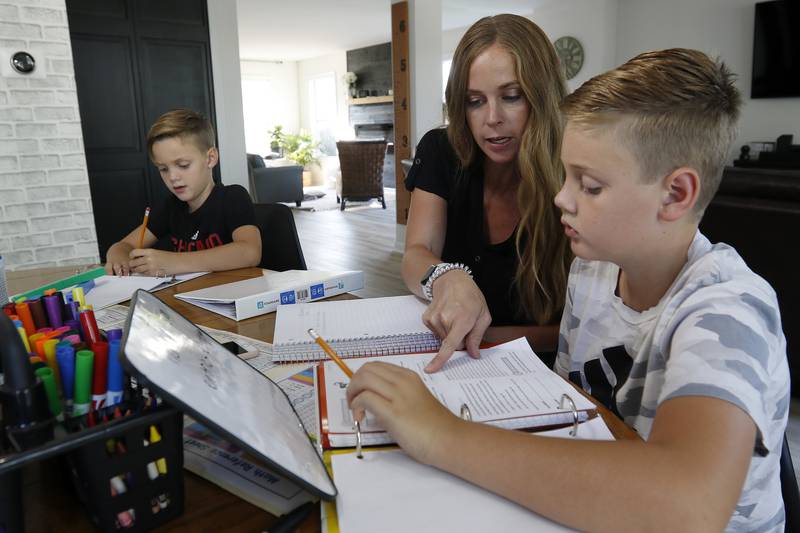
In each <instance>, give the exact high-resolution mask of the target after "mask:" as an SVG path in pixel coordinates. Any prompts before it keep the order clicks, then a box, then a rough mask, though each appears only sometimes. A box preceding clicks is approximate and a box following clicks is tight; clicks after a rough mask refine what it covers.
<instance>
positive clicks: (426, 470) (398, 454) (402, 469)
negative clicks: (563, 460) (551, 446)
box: [331, 450, 572, 533]
mask: <svg viewBox="0 0 800 533" xmlns="http://www.w3.org/2000/svg"><path fill="white" fill-rule="evenodd" d="M331 461H332V464H333V477H334V479H335V480H336V486H337V487H338V489H339V495H338V496H337V497H336V511H337V515H338V520H339V530H340V531H342V532H346V533H367V532H369V533H372V532H374V531H381V532H382V533H394V532H398V533H399V532H408V531H414V532H415V533H426V532H431V533H433V532H436V533H440V532H442V531H457V532H459V533H471V532H475V533H485V532H487V531H542V532H564V531H572V530H571V529H569V528H566V527H564V526H561V525H559V524H556V523H555V522H552V521H550V520H548V519H546V518H544V517H542V516H539V515H537V514H536V513H533V512H531V511H529V510H527V509H525V508H523V507H521V506H519V505H517V504H515V503H512V502H510V501H509V500H506V499H505V498H502V497H500V496H497V495H496V494H493V493H491V492H489V491H486V490H484V489H482V488H480V487H478V486H476V485H472V484H471V483H468V482H466V481H464V480H462V479H460V478H458V477H456V476H453V475H451V474H448V473H446V472H443V471H441V470H438V469H436V468H433V467H430V466H426V465H423V464H420V463H418V462H417V461H414V460H413V459H411V458H410V457H409V456H407V455H406V454H405V453H403V452H402V451H400V450H392V451H375V452H366V453H365V454H364V459H357V458H356V456H355V453H347V454H334V455H333V456H331ZM531 482H532V483H535V482H536V481H535V480H532V481H531Z"/></svg>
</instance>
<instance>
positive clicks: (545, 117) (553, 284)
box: [445, 15, 572, 324]
mask: <svg viewBox="0 0 800 533" xmlns="http://www.w3.org/2000/svg"><path fill="white" fill-rule="evenodd" d="M493 44H498V45H500V46H502V47H503V48H504V49H505V50H507V51H508V52H509V53H510V54H511V57H512V58H513V59H514V62H515V64H516V71H517V72H516V73H517V79H518V81H519V84H520V86H521V88H522V92H523V93H524V95H525V98H526V99H527V101H528V103H529V105H530V114H529V115H528V123H527V124H526V126H525V131H524V132H523V134H522V141H521V144H520V149H519V154H518V156H517V166H518V170H519V174H520V176H521V178H522V179H521V183H520V185H519V190H518V192H517V203H518V205H519V212H520V223H519V226H518V228H517V232H516V239H515V240H516V249H517V255H518V256H519V267H518V268H517V272H516V274H515V276H514V285H515V286H516V288H517V291H518V293H519V303H520V306H521V309H520V310H519V312H520V314H521V315H522V316H524V317H526V318H529V319H533V320H535V321H536V323H537V324H547V323H550V322H552V321H553V319H554V318H555V319H557V318H558V316H556V314H557V313H559V312H560V311H561V309H562V308H563V306H564V298H565V295H566V290H567V272H568V270H569V262H570V261H571V259H572V256H571V253H570V251H569V243H568V241H567V239H566V237H565V235H564V231H563V228H562V227H561V222H560V219H561V214H560V212H559V211H558V209H557V208H556V207H555V205H554V204H553V199H554V198H555V195H556V194H557V193H558V191H559V189H560V188H561V184H562V181H563V179H564V170H563V167H562V165H561V134H562V129H563V127H562V121H561V115H560V112H559V104H560V102H561V100H562V98H564V96H565V95H566V88H565V84H564V77H563V75H562V73H561V68H560V67H559V62H558V56H557V55H556V52H555V49H554V48H553V45H551V44H550V41H549V40H548V38H547V36H546V35H545V34H544V32H543V31H542V30H541V29H540V28H539V27H538V26H537V25H536V24H534V23H533V22H531V21H530V20H529V19H526V18H524V17H520V16H517V15H496V16H493V17H484V18H482V19H480V20H479V21H478V22H476V23H475V24H473V25H472V26H471V27H470V28H469V29H468V30H467V32H466V33H465V34H464V37H462V39H461V41H460V42H459V43H458V47H456V51H455V53H454V54H453V63H452V67H451V69H450V77H449V79H448V80H447V89H446V91H445V98H446V100H447V116H448V119H449V124H448V127H447V136H448V139H449V140H450V144H451V145H452V146H453V149H454V150H455V152H456V154H457V155H458V158H459V160H460V161H461V165H462V166H464V167H468V166H469V165H471V164H473V163H475V162H476V159H477V158H478V157H479V154H478V152H479V148H478V146H477V145H476V144H475V140H474V138H473V136H472V132H471V130H470V129H469V125H468V123H467V113H466V100H467V88H468V83H469V69H470V66H471V65H472V62H473V61H474V60H475V58H476V57H478V56H479V55H480V54H481V53H483V52H484V51H485V50H486V49H487V48H489V47H490V46H492V45H493Z"/></svg>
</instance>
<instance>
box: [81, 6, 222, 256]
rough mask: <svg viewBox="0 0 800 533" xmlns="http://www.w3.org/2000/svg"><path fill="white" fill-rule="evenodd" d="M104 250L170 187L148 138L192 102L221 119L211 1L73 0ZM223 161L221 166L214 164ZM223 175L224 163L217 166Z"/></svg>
mask: <svg viewBox="0 0 800 533" xmlns="http://www.w3.org/2000/svg"><path fill="white" fill-rule="evenodd" d="M67 15H68V17H69V26H70V37H71V40H72V48H73V58H74V63H75V82H76V85H77V90H78V103H79V106H80V113H81V124H82V128H83V139H84V146H85V147H86V162H87V167H88V171H89V186H90V189H91V193H92V207H93V209H94V219H95V226H96V229H97V240H98V245H99V248H100V250H99V251H100V257H101V260H102V261H105V256H106V251H107V250H108V248H109V246H111V245H112V244H113V243H114V242H116V241H118V240H119V239H121V238H122V237H124V236H125V235H127V234H128V233H129V232H130V230H131V229H133V228H134V227H136V226H137V225H138V224H139V223H141V219H142V213H143V212H144V208H145V207H146V206H154V205H158V204H160V203H161V202H163V201H164V199H165V198H166V197H167V196H168V195H169V192H168V191H167V189H166V187H165V186H164V184H163V183H162V181H161V177H160V176H159V174H158V171H157V170H156V168H155V167H154V166H153V164H152V163H151V162H150V158H149V156H148V154H147V147H146V142H145V138H146V136H147V131H148V130H149V128H150V126H151V125H152V123H153V122H154V121H155V120H156V118H158V117H159V116H160V115H161V114H162V113H164V112H165V111H168V110H169V109H173V108H176V107H188V108H191V109H194V110H196V111H199V112H202V113H204V114H205V115H206V116H207V117H209V119H210V120H211V122H212V123H214V124H215V123H216V121H215V117H214V112H213V111H214V94H213V89H212V73H211V59H210V57H211V55H210V48H209V38H208V16H207V12H206V2H205V0H113V1H110V0H67ZM215 170H216V169H215ZM215 176H216V177H217V181H219V179H218V170H216V172H215Z"/></svg>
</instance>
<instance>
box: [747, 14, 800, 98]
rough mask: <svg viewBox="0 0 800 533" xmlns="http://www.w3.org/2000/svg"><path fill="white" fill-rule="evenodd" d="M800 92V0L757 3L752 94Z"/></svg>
mask: <svg viewBox="0 0 800 533" xmlns="http://www.w3.org/2000/svg"><path fill="white" fill-rule="evenodd" d="M788 96H800V1H798V0H776V1H772V2H759V3H757V4H756V16H755V31H754V32H753V83H752V85H751V86H750V97H751V98H780V97H788Z"/></svg>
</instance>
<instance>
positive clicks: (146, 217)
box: [139, 207, 150, 248]
mask: <svg viewBox="0 0 800 533" xmlns="http://www.w3.org/2000/svg"><path fill="white" fill-rule="evenodd" d="M149 219H150V208H149V207H147V208H145V210H144V220H143V221H142V233H140V234H139V248H142V247H143V246H144V234H145V233H146V232H147V221H148V220H149Z"/></svg>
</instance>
